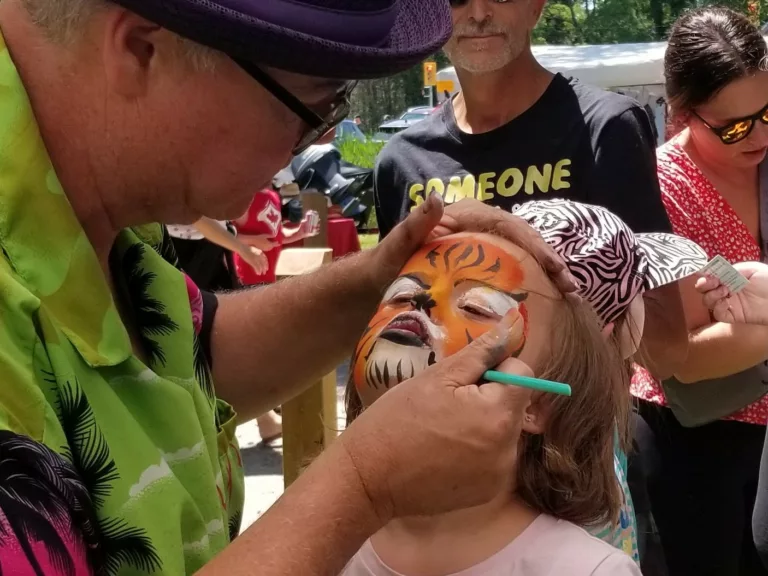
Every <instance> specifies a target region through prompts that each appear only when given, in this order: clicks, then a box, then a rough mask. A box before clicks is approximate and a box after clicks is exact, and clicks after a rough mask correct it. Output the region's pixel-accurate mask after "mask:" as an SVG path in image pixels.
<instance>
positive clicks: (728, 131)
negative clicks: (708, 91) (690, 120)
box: [693, 104, 768, 144]
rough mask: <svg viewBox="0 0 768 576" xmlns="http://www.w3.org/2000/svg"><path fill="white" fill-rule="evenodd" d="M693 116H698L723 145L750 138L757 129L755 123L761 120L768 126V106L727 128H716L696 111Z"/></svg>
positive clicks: (727, 125) (735, 121)
mask: <svg viewBox="0 0 768 576" xmlns="http://www.w3.org/2000/svg"><path fill="white" fill-rule="evenodd" d="M693 115H694V116H696V118H698V119H699V120H701V122H702V123H703V124H704V126H706V127H707V128H709V129H710V130H711V131H712V133H713V134H715V136H717V137H718V138H720V141H721V142H722V143H723V144H736V142H741V141H742V140H744V138H746V137H747V136H749V135H750V134H751V133H752V130H753V129H754V127H755V123H756V122H757V121H758V120H759V121H760V122H762V123H763V124H768V104H766V105H765V108H763V109H762V110H760V112H758V113H757V114H753V115H752V116H746V117H745V118H739V119H738V120H734V121H733V122H729V123H728V124H726V125H725V126H722V127H719V128H718V127H716V126H712V125H710V124H709V123H708V122H707V121H706V120H704V118H702V117H701V116H699V113H698V112H696V111H695V110H694V111H693Z"/></svg>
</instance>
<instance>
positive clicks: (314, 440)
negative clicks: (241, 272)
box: [277, 192, 338, 488]
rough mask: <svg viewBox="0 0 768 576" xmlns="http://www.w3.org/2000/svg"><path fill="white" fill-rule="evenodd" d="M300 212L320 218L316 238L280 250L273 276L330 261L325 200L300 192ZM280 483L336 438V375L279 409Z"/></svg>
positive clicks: (295, 474)
mask: <svg viewBox="0 0 768 576" xmlns="http://www.w3.org/2000/svg"><path fill="white" fill-rule="evenodd" d="M301 202H302V207H303V210H304V212H305V213H306V212H307V211H308V210H314V211H316V212H317V213H318V215H319V216H320V234H319V235H318V236H315V237H314V238H307V239H306V240H304V246H305V248H289V249H286V250H283V252H282V253H281V254H280V259H279V260H278V263H277V275H278V276H281V277H287V276H297V275H299V274H307V273H309V272H313V271H314V270H317V269H318V268H320V266H323V265H324V264H328V263H330V262H331V261H332V260H333V251H332V250H331V249H330V248H328V247H327V246H328V241H327V238H328V235H327V234H328V232H327V231H328V200H327V198H326V197H325V196H324V195H323V194H320V193H318V192H303V193H302V194H301ZM282 416H283V482H284V484H285V487H286V488H287V487H288V486H290V485H291V483H292V482H294V481H295V480H296V479H297V478H298V477H299V474H301V471H302V470H303V469H304V468H305V467H306V466H308V465H309V464H310V462H311V461H312V460H313V459H314V458H316V457H317V456H318V455H319V454H320V453H321V452H322V451H323V449H324V448H326V447H328V445H329V444H330V443H331V442H332V441H333V439H334V438H336V436H337V434H338V430H337V428H338V424H337V416H336V371H333V372H331V373H330V374H327V375H326V376H324V377H323V378H322V379H321V380H320V381H319V382H316V383H315V384H313V385H312V386H311V387H310V388H309V389H308V390H306V391H305V392H303V393H302V394H300V395H299V396H297V397H296V398H294V399H293V400H290V401H288V402H287V403H286V404H284V405H283V410H282Z"/></svg>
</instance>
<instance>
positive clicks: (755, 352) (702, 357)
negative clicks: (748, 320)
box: [675, 322, 768, 383]
mask: <svg viewBox="0 0 768 576" xmlns="http://www.w3.org/2000/svg"><path fill="white" fill-rule="evenodd" d="M766 359H768V327H766V326H753V325H748V324H724V323H722V322H717V323H714V324H710V325H708V326H704V327H702V328H699V329H698V330H695V331H694V332H692V333H691V337H690V345H689V346H688V357H687V358H686V360H685V362H684V363H683V365H682V366H681V367H680V368H679V369H678V370H677V371H676V372H675V377H676V378H677V379H678V380H679V381H680V382H685V383H694V382H700V381H701V380H710V379H712V378H724V377H725V376H730V375H731V374H738V373H739V372H742V371H743V370H747V369H749V368H752V367H753V366H756V365H757V364H760V363H761V362H764V361H765V360H766Z"/></svg>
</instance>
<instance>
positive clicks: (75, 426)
mask: <svg viewBox="0 0 768 576" xmlns="http://www.w3.org/2000/svg"><path fill="white" fill-rule="evenodd" d="M58 408H59V414H60V420H61V425H62V428H63V429H64V434H65V435H66V437H67V441H68V444H69V446H68V447H64V448H63V450H64V452H65V455H66V456H67V457H69V458H70V459H71V460H72V462H73V463H74V465H75V468H77V470H78V471H79V473H80V477H81V478H82V481H83V484H84V485H85V487H86V489H87V491H88V493H89V494H90V496H91V499H92V501H93V505H94V506H95V507H96V508H100V507H101V506H102V505H103V504H104V501H105V500H106V498H107V497H108V496H109V495H110V493H111V492H112V483H113V482H114V481H115V480H117V479H118V478H119V477H120V475H119V472H118V470H117V466H116V465H115V461H114V460H113V459H112V458H111V456H110V453H109V445H108V444H107V441H106V439H105V438H104V436H103V435H102V434H101V431H100V430H99V427H98V425H97V424H96V419H95V418H94V415H93V410H92V409H91V406H90V404H88V399H87V398H86V397H85V394H83V391H82V390H81V388H80V386H79V384H78V383H77V381H75V382H74V384H72V383H70V382H67V385H66V386H63V387H62V388H61V392H60V401H59V406H58ZM98 531H99V535H98V540H99V546H98V548H97V549H96V550H95V554H94V555H93V556H95V557H93V558H92V562H93V563H92V565H93V566H95V567H97V568H98V569H97V574H104V575H107V576H110V575H112V574H117V572H118V571H119V570H120V567H121V566H123V565H124V564H129V565H131V566H133V567H134V568H136V569H137V570H142V571H144V572H154V571H155V570H158V569H159V568H160V557H159V556H158V554H157V552H156V551H155V548H154V546H153V545H152V543H151V541H150V540H149V538H148V537H147V535H146V532H145V531H144V530H143V529H140V528H134V527H131V526H128V524H127V523H126V522H125V521H124V520H121V519H117V518H107V519H99V520H98Z"/></svg>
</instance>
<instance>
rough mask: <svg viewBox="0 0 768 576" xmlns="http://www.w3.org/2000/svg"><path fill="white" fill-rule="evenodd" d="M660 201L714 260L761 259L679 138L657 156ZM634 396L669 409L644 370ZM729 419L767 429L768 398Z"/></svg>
mask: <svg viewBox="0 0 768 576" xmlns="http://www.w3.org/2000/svg"><path fill="white" fill-rule="evenodd" d="M657 162H658V174H659V184H660V185H661V193H662V200H663V201H664V207H665V208H666V209H667V214H668V215H669V220H670V222H671V223H672V229H673V230H674V232H675V234H678V235H680V236H684V237H686V238H689V239H691V240H693V241H694V242H696V243H698V244H699V246H701V247H702V248H704V250H706V252H707V254H708V255H709V257H710V258H714V257H715V256H716V255H718V254H720V255H721V256H723V257H724V258H726V259H727V260H728V261H730V262H747V261H751V262H754V261H759V260H761V255H760V247H759V246H758V244H757V242H755V239H754V238H753V237H752V235H751V234H750V232H749V230H748V229H747V227H746V226H745V225H744V223H743V222H742V221H741V219H740V218H739V217H738V216H737V215H736V213H735V212H734V211H733V208H731V206H730V204H728V202H727V201H726V200H725V199H724V198H723V197H722V196H721V195H720V193H719V192H718V191H717V190H716V189H715V187H714V186H713V185H712V183H711V182H710V181H709V180H708V179H707V177H706V176H704V174H703V173H702V172H701V170H699V168H698V167H697V166H696V165H695V164H694V163H693V161H692V160H691V159H690V158H689V156H688V154H686V153H685V151H684V150H683V149H682V147H681V146H680V145H679V143H678V141H677V139H674V140H671V141H670V142H667V143H666V144H664V145H663V146H662V147H661V148H659V150H658V152H657ZM632 395H633V396H635V397H636V398H640V399H641V400H647V401H649V402H654V403H656V404H660V405H662V406H666V404H667V402H666V398H665V397H664V391H663V390H662V388H661V385H660V384H659V382H658V381H657V380H656V379H655V378H653V376H651V374H650V373H649V372H648V371H647V370H645V369H644V368H641V367H637V368H636V369H635V374H634V376H633V378H632ZM725 420H737V421H739V422H749V423H751V424H762V425H765V424H766V423H767V422H768V396H764V397H763V398H762V399H761V400H758V401H757V402H755V403H753V404H750V405H749V406H747V407H746V408H744V409H743V410H740V411H739V412H736V413H734V414H732V415H730V416H728V417H727V418H725Z"/></svg>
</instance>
